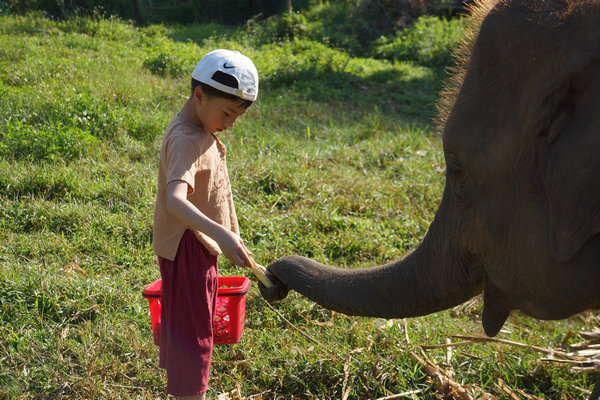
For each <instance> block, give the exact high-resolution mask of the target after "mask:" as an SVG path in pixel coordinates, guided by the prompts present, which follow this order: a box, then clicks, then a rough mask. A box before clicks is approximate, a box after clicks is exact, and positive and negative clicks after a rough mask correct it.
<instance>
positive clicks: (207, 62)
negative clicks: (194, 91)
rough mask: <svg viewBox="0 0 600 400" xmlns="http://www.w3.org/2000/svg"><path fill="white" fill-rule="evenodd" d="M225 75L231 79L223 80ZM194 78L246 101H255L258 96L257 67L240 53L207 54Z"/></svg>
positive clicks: (193, 74)
mask: <svg viewBox="0 0 600 400" xmlns="http://www.w3.org/2000/svg"><path fill="white" fill-rule="evenodd" d="M223 74H225V75H229V77H227V76H225V78H226V79H223V77H224V75H223ZM232 77H233V78H234V79H231V78H232ZM192 78H194V79H195V80H197V81H200V82H202V83H205V84H207V85H209V86H212V87H213V88H215V89H218V90H220V91H222V92H225V93H229V94H232V95H234V96H237V97H240V98H242V99H244V100H250V101H255V100H256V96H257V95H258V72H257V71H256V67H255V66H254V63H253V62H252V60H250V59H249V58H248V57H246V56H245V55H243V54H241V53H240V52H239V51H232V50H225V49H218V50H213V51H211V52H210V53H207V54H206V55H205V56H204V57H202V59H201V60H200V61H199V62H198V65H196V68H195V69H194V71H193V72H192Z"/></svg>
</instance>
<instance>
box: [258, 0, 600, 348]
mask: <svg viewBox="0 0 600 400" xmlns="http://www.w3.org/2000/svg"><path fill="white" fill-rule="evenodd" d="M472 20H473V21H475V22H474V27H473V32H474V33H473V35H472V38H471V39H470V41H469V42H468V43H467V42H466V43H465V45H464V47H463V49H462V56H460V57H459V59H458V63H457V65H458V66H457V67H456V70H455V71H454V74H453V78H452V79H451V81H450V83H449V85H448V86H449V89H448V90H446V91H445V93H444V94H443V96H442V100H441V103H440V126H441V128H442V133H443V135H442V140H443V147H444V155H445V159H446V186H445V189H444V193H443V197H442V200H441V203H440V205H439V208H438V210H437V212H436V215H435V218H434V220H433V222H432V223H431V225H430V227H429V230H428V232H427V234H426V235H425V237H424V238H423V240H422V242H421V244H420V245H419V246H417V247H416V248H415V249H414V251H413V252H411V253H410V254H408V255H407V256H406V257H404V258H403V259H401V260H398V261H395V262H392V263H389V264H386V265H383V266H377V267H371V268H363V269H342V268H334V267H329V266H325V265H322V264H319V263H317V262H315V261H313V260H310V259H307V258H304V257H300V256H287V257H283V258H281V259H279V260H277V261H275V262H274V263H272V264H270V265H269V266H268V271H269V273H270V274H271V275H273V276H272V277H273V279H274V280H275V281H276V282H277V285H276V286H275V288H273V289H269V290H268V289H266V288H264V286H263V287H261V292H262V294H263V296H264V297H265V298H267V299H268V300H278V299H281V298H283V297H285V295H286V294H287V291H288V290H289V289H293V290H296V291H298V292H299V293H301V294H303V295H305V296H307V297H308V298H310V299H312V300H314V301H316V302H317V303H319V304H321V305H323V306H324V307H326V308H329V309H332V310H336V311H339V312H342V313H345V314H348V315H360V316H371V317H384V318H403V317H413V316H419V315H424V314H429V313H432V312H436V311H440V310H444V309H447V308H450V307H453V306H455V305H458V304H460V303H462V302H464V301H466V300H468V299H469V298H471V297H473V296H475V295H477V294H479V293H481V292H483V294H484V296H483V298H484V308H483V317H482V321H483V327H484V329H485V332H486V333H487V334H488V335H490V336H494V335H496V334H497V333H498V331H499V330H500V328H501V327H502V325H503V324H504V322H505V320H506V318H507V317H508V315H509V314H510V312H511V311H512V310H517V309H518V310H521V311H522V312H523V313H525V314H527V315H529V316H532V317H535V318H540V319H561V318H566V317H568V316H570V315H572V314H575V313H577V312H580V311H583V310H586V309H594V308H600V2H599V1H588V2H579V1H568V0H551V1H550V0H548V1H542V0H539V1H530V0H514V1H510V0H501V1H491V2H479V3H477V6H476V7H475V8H474V9H473V18H472Z"/></svg>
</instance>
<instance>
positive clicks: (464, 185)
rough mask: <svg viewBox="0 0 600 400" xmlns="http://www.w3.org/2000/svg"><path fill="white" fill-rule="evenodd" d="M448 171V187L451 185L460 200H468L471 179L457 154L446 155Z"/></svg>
mask: <svg viewBox="0 0 600 400" xmlns="http://www.w3.org/2000/svg"><path fill="white" fill-rule="evenodd" d="M446 169H447V171H448V172H447V177H448V185H450V188H451V189H452V190H453V192H454V194H455V195H456V197H457V198H458V199H459V200H464V199H466V198H467V194H468V191H469V187H470V186H469V177H468V175H467V174H466V173H465V171H464V169H463V168H462V166H461V164H460V161H459V160H458V157H457V156H456V154H454V153H447V154H446Z"/></svg>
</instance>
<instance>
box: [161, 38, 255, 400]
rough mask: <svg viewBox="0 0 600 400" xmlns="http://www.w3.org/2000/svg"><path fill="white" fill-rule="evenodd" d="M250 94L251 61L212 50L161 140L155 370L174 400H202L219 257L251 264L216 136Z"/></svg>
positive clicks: (248, 100)
mask: <svg viewBox="0 0 600 400" xmlns="http://www.w3.org/2000/svg"><path fill="white" fill-rule="evenodd" d="M257 94H258V73H257V71H256V67H255V66H254V64H253V63H252V61H251V60H250V59H249V58H248V57H246V56H244V55H242V54H240V53H238V52H236V51H230V50H222V49H220V50H214V51H212V52H210V53H208V54H206V55H205V56H204V57H203V58H202V59H201V60H200V62H199V63H198V65H197V66H196V68H195V69H194V71H193V72H192V94H191V96H190V98H189V99H188V100H187V102H186V103H185V105H184V106H183V108H182V109H181V111H180V112H179V113H178V114H177V115H176V116H175V118H173V120H172V121H171V123H170V124H169V126H168V128H167V131H166V134H165V137H164V139H163V144H162V148H161V151H160V161H159V171H158V193H157V199H156V206H155V211H154V231H153V234H154V239H153V242H154V243H153V246H154V251H155V253H156V254H157V256H158V263H159V265H160V274H161V278H162V294H161V304H162V305H161V332H160V362H159V365H160V367H161V368H164V369H166V370H167V392H168V393H169V394H171V395H173V396H176V397H178V398H180V399H204V398H205V392H206V390H207V386H208V373H209V368H210V362H211V356H212V350H213V336H212V321H213V314H214V312H215V304H216V296H217V289H218V287H217V286H218V283H217V276H218V273H217V272H218V271H217V257H218V255H219V254H221V253H222V254H223V255H225V257H227V258H228V259H229V260H231V262H233V263H234V264H236V265H239V266H244V265H247V266H249V265H250V260H249V258H248V257H249V255H251V253H250V252H249V251H248V249H247V248H246V246H245V245H244V242H243V241H242V239H241V238H240V236H239V234H238V223H237V216H236V213H235V208H234V205H233V197H232V193H231V186H230V183H229V176H228V173H227V165H226V162H225V150H226V149H225V146H224V145H223V144H222V143H221V142H220V141H219V139H218V138H217V136H215V134H216V133H218V132H222V131H224V130H225V129H227V128H230V127H232V126H233V124H234V123H235V121H236V119H237V118H238V117H239V116H240V115H242V114H244V112H246V110H247V109H248V107H249V106H250V105H251V104H252V103H253V102H254V101H255V100H256V95H257Z"/></svg>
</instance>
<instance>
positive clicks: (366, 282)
mask: <svg viewBox="0 0 600 400" xmlns="http://www.w3.org/2000/svg"><path fill="white" fill-rule="evenodd" d="M434 225H435V221H434V223H433V224H432V227H431V228H430V231H429V232H428V234H427V235H426V237H425V239H424V240H423V242H422V243H421V245H420V246H419V247H417V248H416V249H415V250H414V251H413V252H412V253H411V254H409V255H407V256H406V257H405V258H403V259H401V260H399V261H396V262H392V263H389V264H386V265H382V266H377V267H371V268H364V269H342V268H334V267H329V266H326V265H323V264H320V263H318V262H316V261H314V260H311V259H308V258H304V257H300V256H287V257H283V258H281V259H279V260H277V261H275V262H274V263H272V264H270V265H269V266H268V271H269V272H270V273H271V274H272V275H274V276H275V277H276V282H277V285H276V286H275V288H272V289H271V290H269V289H266V288H264V286H263V287H261V288H260V289H261V293H262V295H263V296H264V297H265V298H266V299H267V300H270V301H274V300H279V299H281V298H283V297H285V296H286V294H287V289H288V288H289V289H293V290H295V291H297V292H299V293H301V294H302V295H304V296H306V297H308V298H309V299H311V300H313V301H315V302H316V303H318V304H320V305H322V306H323V307H325V308H327V309H330V310H333V311H337V312H341V313H344V314H347V315H356V316H366V317H381V318H404V317H415V316H420V315H425V314H429V313H432V312H436V311H440V310H444V309H447V308H450V307H453V306H455V305H458V304H461V303H462V302H464V301H466V300H468V299H469V298H471V297H473V296H474V295H476V294H478V293H480V292H481V290H482V288H483V282H484V278H483V277H484V275H483V272H482V268H474V267H473V265H472V262H471V260H469V257H461V256H460V255H459V254H458V251H457V250H456V249H457V248H456V246H450V245H449V244H448V240H447V239H446V240H441V239H440V240H436V239H435V238H434V236H435V235H433V234H432V233H431V232H432V230H433V229H432V228H433V226H434Z"/></svg>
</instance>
